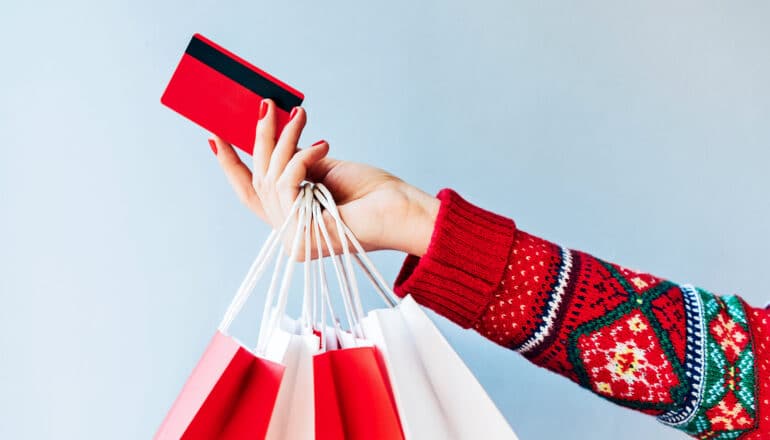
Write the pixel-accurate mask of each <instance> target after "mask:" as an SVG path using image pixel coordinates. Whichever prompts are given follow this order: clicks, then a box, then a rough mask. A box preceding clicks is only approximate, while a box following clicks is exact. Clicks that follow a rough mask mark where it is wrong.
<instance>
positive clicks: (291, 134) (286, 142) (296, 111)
mask: <svg viewBox="0 0 770 440" xmlns="http://www.w3.org/2000/svg"><path fill="white" fill-rule="evenodd" d="M306 122H307V113H305V109H303V108H302V107H294V108H293V109H292V110H291V113H290V115H289V122H288V123H287V124H286V126H285V127H284V128H283V131H282V132H281V135H280V137H279V138H278V143H277V144H276V146H275V149H274V150H273V155H272V156H271V157H270V165H269V166H268V169H267V178H268V179H277V178H278V177H279V176H280V175H281V174H283V170H284V168H286V164H287V163H288V162H289V160H291V158H292V156H294V152H295V151H296V149H297V143H298V142H299V137H300V136H301V135H302V129H303V128H305V123H306Z"/></svg>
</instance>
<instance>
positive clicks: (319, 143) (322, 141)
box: [311, 139, 326, 147]
mask: <svg viewBox="0 0 770 440" xmlns="http://www.w3.org/2000/svg"><path fill="white" fill-rule="evenodd" d="M324 142H326V141H325V140H323V139H321V140H320V141H318V142H316V143H314V144H313V145H311V147H315V146H316V145H321V144H323V143H324Z"/></svg>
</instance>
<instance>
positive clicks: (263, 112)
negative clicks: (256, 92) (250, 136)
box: [259, 100, 267, 119]
mask: <svg viewBox="0 0 770 440" xmlns="http://www.w3.org/2000/svg"><path fill="white" fill-rule="evenodd" d="M266 114H267V101H265V100H262V104H260V105H259V119H262V118H264V117H265V115H266Z"/></svg>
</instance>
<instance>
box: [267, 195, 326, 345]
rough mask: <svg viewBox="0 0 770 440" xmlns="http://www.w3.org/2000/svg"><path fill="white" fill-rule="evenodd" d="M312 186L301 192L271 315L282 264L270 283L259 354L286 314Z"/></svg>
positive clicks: (276, 268) (307, 214)
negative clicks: (297, 212)
mask: <svg viewBox="0 0 770 440" xmlns="http://www.w3.org/2000/svg"><path fill="white" fill-rule="evenodd" d="M312 186H313V184H311V183H306V184H304V185H303V186H302V189H301V190H300V194H301V201H302V207H301V208H300V210H299V214H298V218H297V227H296V229H295V233H294V238H293V239H292V241H291V250H290V251H289V255H288V257H286V269H285V270H284V272H283V276H282V278H281V286H280V288H279V291H278V298H277V304H276V310H275V311H274V312H273V313H270V311H271V306H272V304H273V297H274V295H275V282H276V280H277V275H278V273H279V271H280V264H276V267H275V270H274V272H273V277H272V279H271V281H270V287H269V288H268V292H267V295H266V298H265V308H264V310H263V311H262V322H261V323H260V329H259V337H258V339H257V347H256V352H257V353H258V354H264V351H265V349H266V348H267V341H269V340H270V338H271V337H272V335H273V332H274V331H275V329H276V327H278V326H279V325H280V322H281V321H280V320H281V317H282V316H283V314H284V313H285V312H286V304H287V302H288V298H289V285H290V284H291V276H292V274H293V273H294V266H295V263H296V260H297V256H298V254H299V245H300V240H299V239H300V232H301V231H303V229H305V228H308V227H309V216H310V207H311V206H312V201H313V200H312V199H313V196H312V194H313V192H312ZM279 262H280V259H279Z"/></svg>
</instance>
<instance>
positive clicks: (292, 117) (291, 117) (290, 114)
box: [289, 107, 299, 120]
mask: <svg viewBox="0 0 770 440" xmlns="http://www.w3.org/2000/svg"><path fill="white" fill-rule="evenodd" d="M298 108H299V107H294V108H293V109H291V113H289V120H292V119H294V115H296V114H297V109H298Z"/></svg>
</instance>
